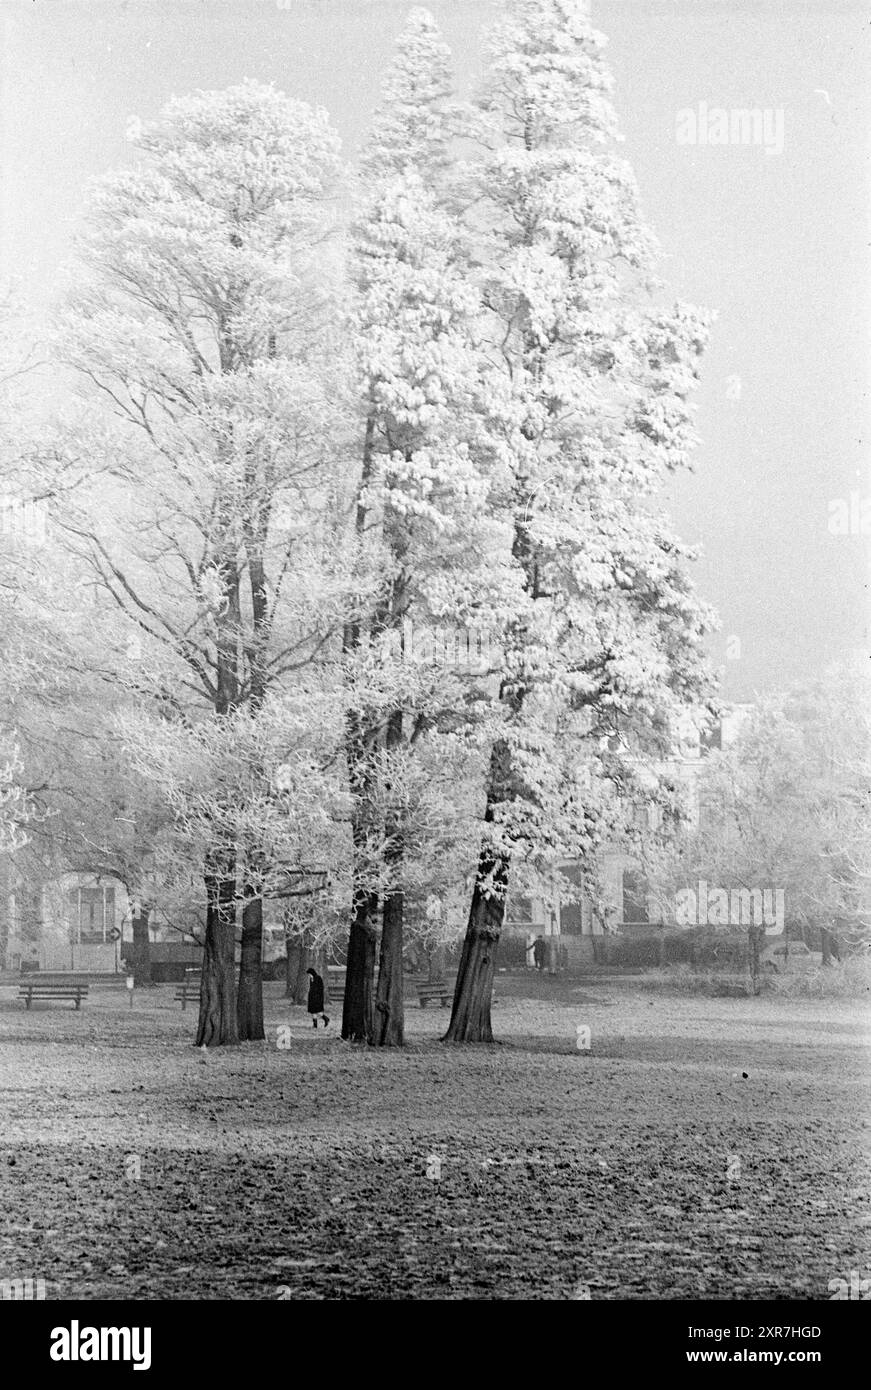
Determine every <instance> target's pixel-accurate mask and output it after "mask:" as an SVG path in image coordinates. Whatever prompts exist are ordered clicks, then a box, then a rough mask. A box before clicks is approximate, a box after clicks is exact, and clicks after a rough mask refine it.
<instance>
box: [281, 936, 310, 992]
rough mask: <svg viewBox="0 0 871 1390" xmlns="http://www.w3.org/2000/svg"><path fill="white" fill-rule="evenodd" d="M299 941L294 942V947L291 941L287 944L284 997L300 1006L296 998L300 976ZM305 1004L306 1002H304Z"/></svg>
mask: <svg viewBox="0 0 871 1390" xmlns="http://www.w3.org/2000/svg"><path fill="white" fill-rule="evenodd" d="M299 957H300V946H299V941H294V943H293V945H291V943H290V942H289V941H287V942H286V944H285V956H284V997H285V999H292V1000H293V1002H294V1004H298V1003H299V1000H298V999H297V997H296V981H297V977H298V974H299ZM303 1002H305V1001H303Z"/></svg>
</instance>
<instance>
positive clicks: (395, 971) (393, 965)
mask: <svg viewBox="0 0 871 1390" xmlns="http://www.w3.org/2000/svg"><path fill="white" fill-rule="evenodd" d="M402 907H403V895H402V890H401V889H398V888H397V889H395V890H394V891H393V892H391V893H388V894H387V895H386V896H385V899H384V919H383V923H382V927H381V956H380V959H379V962H378V992H377V994H376V996H375V1037H374V1041H375V1045H376V1047H402V1044H403V1043H404V1041H405V1027H404V1008H405V1004H404V992H403V987H402Z"/></svg>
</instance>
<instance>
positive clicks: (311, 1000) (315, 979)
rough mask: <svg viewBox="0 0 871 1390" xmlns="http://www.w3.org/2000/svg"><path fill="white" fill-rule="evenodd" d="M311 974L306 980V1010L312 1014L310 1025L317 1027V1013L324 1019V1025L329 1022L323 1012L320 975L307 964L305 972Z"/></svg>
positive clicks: (322, 989)
mask: <svg viewBox="0 0 871 1390" xmlns="http://www.w3.org/2000/svg"><path fill="white" fill-rule="evenodd" d="M305 973H306V974H307V975H309V976H311V978H310V980H309V982H308V1011H309V1013H310V1014H311V1015H312V1027H313V1028H315V1029H317V1026H318V1014H320V1016H321V1018H322V1019H323V1020H324V1027H325V1028H326V1027H327V1025H328V1024H329V1021H330V1020H329V1018H328V1017H327V1015H326V1014H325V1013H324V982H323V978H322V976H320V975H319V974H318V972H317V971H316V970H314V969H312V967H311V966H309V968H308V970H307V971H306V972H305Z"/></svg>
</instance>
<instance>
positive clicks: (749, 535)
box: [0, 0, 871, 699]
mask: <svg viewBox="0 0 871 1390" xmlns="http://www.w3.org/2000/svg"><path fill="white" fill-rule="evenodd" d="M410 8H412V5H411V4H410V3H407V0H402V3H396V2H395V0H279V3H276V0H0V43H2V54H0V81H2V91H0V120H2V129H0V160H2V189H3V200H2V209H0V256H2V278H3V279H4V280H6V279H8V278H10V277H15V278H17V279H18V280H19V282H20V287H21V291H22V293H23V295H24V297H25V299H26V301H27V302H28V303H29V304H30V305H32V306H33V310H34V313H37V312H41V311H43V310H44V309H45V308H46V307H47V306H48V305H49V304H50V302H51V299H52V296H53V295H54V294H56V292H57V287H58V271H59V268H60V266H61V264H62V263H63V262H64V261H65V260H67V259H68V258H69V256H70V253H71V238H72V235H73V233H74V230H75V228H76V224H77V221H78V219H79V218H80V216H81V210H82V206H83V194H84V186H85V184H86V181H87V180H88V179H89V178H90V177H91V176H92V175H94V174H99V173H102V172H104V171H105V170H108V169H111V168H113V167H115V166H117V165H119V164H122V163H125V162H128V161H129V160H130V158H131V147H130V146H129V144H128V143H127V142H126V140H125V128H126V125H127V121H128V118H129V117H130V116H131V115H137V116H140V117H143V118H149V117H152V116H154V115H156V114H157V112H158V111H159V109H160V107H161V106H162V105H163V103H164V102H165V101H166V100H167V99H168V98H169V97H170V96H172V95H180V94H182V93H184V92H187V91H189V90H191V89H192V88H195V87H206V88H215V87H224V86H227V85H230V84H231V83H234V82H238V81H240V80H242V79H243V78H245V77H253V78H257V79H259V80H261V81H272V82H275V84H276V85H277V86H279V87H281V88H282V89H283V90H285V91H286V92H288V94H290V95H293V96H297V97H301V98H303V99H305V100H307V101H310V102H312V103H316V104H319V105H323V106H325V107H326V108H327V110H328V111H329V112H330V115H331V117H332V119H333V122H334V124H335V125H336V127H337V128H338V130H339V132H340V134H341V135H342V138H343V140H344V142H345V147H346V152H347V153H349V154H350V153H352V152H353V150H354V149H355V148H356V146H357V145H358V143H359V142H360V140H361V139H362V138H363V136H364V135H365V130H366V126H367V122H368V119H369V115H370V113H371V110H372V107H373V105H374V102H375V100H376V98H377V93H378V83H379V78H380V74H381V72H382V70H383V67H384V65H385V63H386V62H387V61H388V60H389V57H390V52H391V46H392V43H393V39H394V37H395V35H396V33H397V32H398V30H399V29H400V28H401V27H402V23H403V20H404V16H405V15H406V14H407V12H408V10H409V9H410ZM428 8H430V9H431V10H432V11H433V12H434V14H435V15H436V17H437V19H438V20H439V22H440V24H441V26H442V29H443V31H444V34H445V37H446V38H447V39H448V41H449V43H450V44H451V46H452V48H453V50H454V53H455V59H456V67H457V75H458V85H459V87H460V89H461V90H462V91H464V92H466V91H468V89H469V86H470V84H471V83H472V82H473V81H474V76H475V72H476V70H477V69H478V66H479V62H480V55H479V36H480V32H481V29H482V27H483V26H484V25H485V23H486V22H487V20H488V19H489V18H490V17H491V16H492V15H493V14H494V12H495V10H496V4H495V3H494V0H431V3H430V4H429V6H428ZM593 13H594V19H595V21H596V24H597V25H598V27H599V28H601V29H602V30H603V31H604V32H605V33H606V34H607V35H608V37H609V39H610V45H609V50H608V52H609V59H610V63H611V66H612V68H613V71H614V73H615V76H616V79H617V90H616V94H615V95H616V104H617V108H618V111H619V114H620V118H621V122H622V126H623V130H624V132H625V134H626V143H625V146H624V151H625V154H626V155H627V157H628V158H629V159H630V160H631V162H632V164H633V166H634V168H635V171H636V174H637V176H638V180H639V184H640V187H641V192H642V199H643V205H644V209H645V213H646V216H647V218H648V220H649V222H650V223H651V224H652V226H653V228H654V229H655V231H656V232H657V234H658V236H659V239H660V242H661V244H662V248H663V252H664V259H663V262H662V265H661V272H662V274H663V275H664V276H665V278H666V279H667V281H668V283H669V289H670V292H671V293H673V294H674V295H675V296H676V297H681V298H684V299H688V300H691V301H693V302H695V303H698V304H702V305H705V306H707V307H709V308H712V309H715V310H717V312H718V315H719V317H718V320H717V323H716V324H715V325H714V330H713V337H712V343H711V347H710V350H709V352H708V355H707V357H706V359H705V366H704V381H703V385H702V388H701V390H700V391H699V393H698V404H699V412H698V427H699V430H700V433H701V435H702V438H703V443H702V447H701V448H700V449H699V450H698V452H697V455H696V473H695V475H694V476H692V477H689V478H686V479H684V480H683V481H682V482H681V483H680V484H679V485H677V486H676V487H675V488H674V490H673V494H672V495H671V497H670V498H669V505H670V508H671V510H672V512H673V514H674V516H675V517H676V519H677V522H678V525H679V529H680V531H681V534H682V535H683V536H684V538H685V539H687V540H689V541H692V542H695V543H698V544H699V545H700V546H701V548H702V550H703V558H702V560H701V561H700V562H699V564H698V565H697V566H696V568H695V577H696V582H697V585H698V588H699V590H700V592H701V594H702V596H703V597H704V598H706V599H707V600H709V601H710V602H711V603H713V604H714V605H715V607H716V608H717V609H718V611H719V613H720V616H721V619H722V632H721V634H720V635H719V637H718V638H717V639H715V641H714V643H713V646H712V650H713V653H714V657H715V661H716V663H717V664H718V665H719V664H721V663H722V664H723V665H724V666H725V685H724V690H725V693H726V695H727V696H728V697H729V698H733V699H748V698H752V696H753V694H754V692H756V691H761V690H764V689H769V688H772V687H776V686H781V685H785V684H787V683H789V682H791V681H794V680H796V679H799V678H801V677H802V676H803V675H806V674H810V673H812V672H814V671H815V670H818V669H820V668H821V667H822V666H823V665H825V664H826V663H827V662H829V661H831V660H833V659H837V658H838V657H840V656H843V655H845V654H847V653H849V652H851V651H855V650H856V649H861V650H864V651H868V650H869V649H871V637H869V588H868V581H869V551H871V537H868V536H862V535H861V533H858V534H852V535H849V534H848V535H833V534H832V533H831V531H830V529H829V518H830V507H831V504H832V503H833V502H834V501H835V500H836V499H839V498H840V499H843V500H844V502H845V503H846V504H849V501H850V497H851V494H856V496H857V500H859V501H861V500H862V499H866V498H868V497H869V494H871V477H869V467H868V443H867V442H868V427H869V419H868V413H869V407H868V401H869V396H868V387H869V369H868V363H869V358H868V324H869V254H868V244H869V236H868V232H869V208H871V200H869V166H868V134H869V130H871V121H869V116H871V110H869V107H871V102H869V93H868V89H869V82H868V78H869V37H871V20H869V10H868V7H867V6H866V5H864V4H860V3H854V0H820V3H815V2H814V0H789V2H788V3H786V2H784V3H775V0H594V4H593ZM700 103H705V104H706V107H707V108H708V112H709V113H710V112H711V111H712V110H713V108H724V109H725V110H727V111H732V110H735V109H739V108H757V109H759V110H760V111H763V112H767V113H769V127H768V129H769V132H773V131H774V130H775V129H777V128H781V129H782V136H783V140H782V145H783V148H782V150H779V149H778V148H776V146H775V145H774V143H773V142H769V143H770V144H772V148H766V147H765V146H764V145H747V144H737V143H730V144H719V145H715V144H704V145H703V144H701V143H699V142H698V140H697V143H695V144H681V143H679V142H678V140H677V138H676V130H677V119H678V112H679V111H681V110H686V109H687V108H691V109H692V110H693V111H694V112H695V113H696V119H697V124H698V121H699V114H700V113H699V104H700ZM702 114H703V113H702ZM707 119H708V118H707V117H706V118H704V121H703V124H704V123H705V122H706V121H707ZM781 121H782V127H779V123H780V122H781ZM779 143H780V142H779V140H778V141H777V144H779ZM727 639H732V640H731V643H730V646H729V651H730V654H731V655H730V659H729V660H727ZM735 639H737V643H736V640H735ZM737 644H740V656H739V657H738V658H737V659H735V654H736V652H738V650H739V647H738V645H737Z"/></svg>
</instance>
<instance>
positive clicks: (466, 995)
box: [442, 866, 507, 1043]
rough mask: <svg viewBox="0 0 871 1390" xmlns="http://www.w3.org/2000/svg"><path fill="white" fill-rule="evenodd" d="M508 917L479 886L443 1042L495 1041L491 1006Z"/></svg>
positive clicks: (501, 904)
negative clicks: (494, 979) (499, 951)
mask: <svg viewBox="0 0 871 1390" xmlns="http://www.w3.org/2000/svg"><path fill="white" fill-rule="evenodd" d="M506 867H507V866H506ZM504 915H505V902H504V899H496V898H492V897H491V898H486V897H485V896H484V894H483V893H482V892H481V889H480V887H479V885H478V884H477V883H476V884H475V889H474V892H473V894H472V906H471V908H470V910H469V925H468V927H467V928H466V939H465V941H464V942H463V954H462V956H461V957H460V968H459V970H458V972H457V983H456V986H455V988H454V1002H453V1007H452V1009H451V1021H450V1023H449V1025H448V1031H447V1032H446V1033H445V1036H444V1038H443V1039H442V1041H443V1042H486V1043H489V1042H492V1041H493V1027H492V1024H491V1022H490V1003H491V1000H492V998H493V977H494V975H495V973H496V954H497V951H498V949H499V937H500V936H501V934H502V920H503V917H504Z"/></svg>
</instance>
